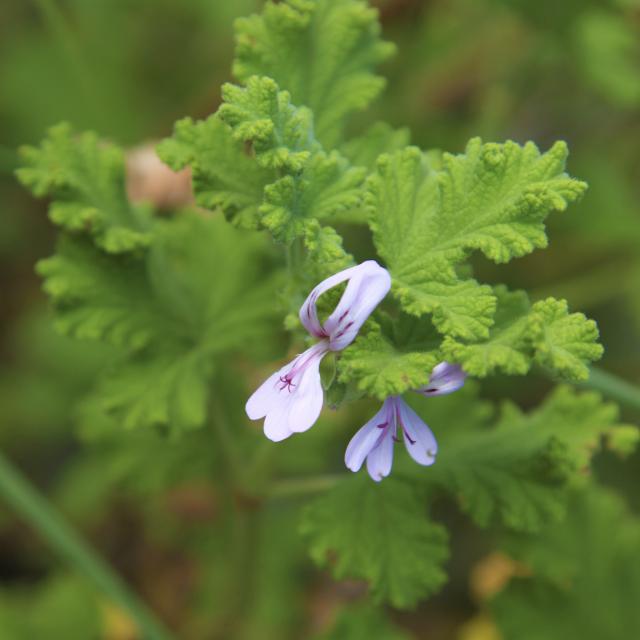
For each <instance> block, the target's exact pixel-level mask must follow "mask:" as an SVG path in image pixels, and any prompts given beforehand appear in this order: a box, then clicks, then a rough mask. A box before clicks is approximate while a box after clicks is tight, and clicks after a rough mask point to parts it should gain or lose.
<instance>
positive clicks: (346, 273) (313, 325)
mask: <svg viewBox="0 0 640 640" xmlns="http://www.w3.org/2000/svg"><path fill="white" fill-rule="evenodd" d="M358 266H359V265H358ZM358 266H355V267H349V268H348V269H343V270H342V271H339V272H338V273H335V274H334V275H332V276H330V277H329V278H327V279H326V280H323V281H322V282H321V283H320V284H319V285H317V286H315V287H314V288H313V290H312V291H311V293H310V294H309V295H308V296H307V299H306V300H305V301H304V302H303V303H302V306H301V307H300V313H299V316H300V322H302V325H303V326H304V328H305V329H306V330H307V331H308V332H309V333H310V334H311V335H312V336H315V337H316V338H325V337H326V335H327V334H326V333H325V332H324V329H323V328H322V325H321V324H320V320H319V319H318V310H317V308H316V303H317V302H318V298H319V297H320V296H321V295H322V294H323V293H324V292H325V291H328V290H329V289H332V288H333V287H335V286H337V285H339V284H340V283H341V282H344V281H345V280H348V279H349V278H350V277H351V276H352V275H353V273H354V272H355V271H356V270H357V269H358Z"/></svg>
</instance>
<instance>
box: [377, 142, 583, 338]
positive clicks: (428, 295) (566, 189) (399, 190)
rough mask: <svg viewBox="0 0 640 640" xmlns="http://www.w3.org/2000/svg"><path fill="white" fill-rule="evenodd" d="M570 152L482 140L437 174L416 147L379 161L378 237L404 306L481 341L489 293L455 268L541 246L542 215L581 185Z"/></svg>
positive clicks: (446, 159) (489, 312) (445, 329)
mask: <svg viewBox="0 0 640 640" xmlns="http://www.w3.org/2000/svg"><path fill="white" fill-rule="evenodd" d="M566 155H567V149H566V145H565V144H564V143H560V142H558V143H556V144H555V145H554V146H553V147H552V148H551V149H550V150H549V151H548V152H547V153H545V154H540V152H539V151H538V149H537V147H536V146H535V145H534V144H533V143H527V144H526V145H524V146H523V147H521V146H520V145H518V144H516V143H514V142H506V143H505V144H493V143H489V144H482V142H481V140H479V139H477V138H476V139H473V140H471V141H470V142H469V144H468V145H467V148H466V151H465V153H464V154H463V155H459V156H452V155H449V154H444V156H443V157H442V168H441V169H438V170H435V169H434V168H432V167H431V166H430V165H429V163H428V162H427V160H426V158H425V156H424V155H423V154H421V153H420V151H419V150H418V149H416V148H413V147H408V148H407V149H405V150H404V151H400V152H398V153H395V154H393V155H386V156H382V158H381V159H380V160H379V162H378V170H377V173H376V174H375V175H374V176H372V177H371V178H370V179H369V183H368V195H367V206H368V209H369V212H370V221H371V227H372V229H373V232H374V240H375V242H376V246H377V248H378V251H379V253H380V255H381V256H382V257H383V258H384V259H385V261H386V263H387V266H388V267H389V268H390V270H391V273H392V276H393V279H394V289H393V290H394V292H395V294H396V296H397V297H398V298H399V299H400V302H401V303H402V305H403V307H404V308H405V310H407V311H408V312H409V313H413V314H415V315H421V314H424V313H431V314H432V315H433V322H434V324H435V325H436V327H437V328H438V330H439V331H441V332H442V333H444V334H447V335H452V336H454V337H459V338H463V339H465V340H478V339H483V338H486V337H487V336H488V334H489V327H490V326H491V325H492V323H493V315H494V312H495V298H494V297H493V295H492V292H491V290H490V289H489V288H488V287H486V286H481V285H479V284H478V283H477V282H475V281H474V280H471V279H462V278H460V277H459V275H458V274H457V272H456V266H457V265H459V264H460V263H462V262H464V261H465V259H466V258H467V257H468V255H469V253H470V252H471V251H473V250H480V251H482V253H484V254H485V255H486V256H487V258H489V259H491V260H493V261H495V262H507V261H508V260H510V259H511V258H514V257H519V256H523V255H526V254H527V253H530V252H531V251H533V250H534V249H535V248H539V247H544V246H546V242H547V239H546V235H545V232H544V219H545V217H546V216H547V215H548V214H549V213H550V212H551V211H554V210H563V209H565V208H566V207H567V205H568V204H569V203H571V202H573V201H575V200H576V199H578V198H579V197H580V196H581V195H582V193H583V192H584V189H585V186H586V185H585V184H584V183H582V182H579V181H577V180H573V179H572V178H570V177H568V176H567V175H566V174H565V173H564V164H565V160H566Z"/></svg>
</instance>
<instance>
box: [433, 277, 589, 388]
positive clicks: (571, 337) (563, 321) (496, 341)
mask: <svg viewBox="0 0 640 640" xmlns="http://www.w3.org/2000/svg"><path fill="white" fill-rule="evenodd" d="M494 293H495V295H496V299H497V302H498V306H497V310H496V315H495V324H494V325H493V326H492V327H491V330H490V333H489V338H488V339H487V340H484V341H482V342H476V343H473V344H465V343H463V342H461V341H459V340H456V339H455V338H452V337H451V336H447V337H445V339H444V342H443V345H442V352H443V354H444V356H445V358H446V359H449V360H451V361H453V362H458V363H460V364H461V365H462V366H463V367H464V370H465V371H466V372H467V373H469V374H470V375H472V376H475V377H481V378H483V377H485V376H488V375H491V374H493V373H495V372H496V371H502V372H503V373H506V374H507V375H524V374H526V373H527V372H528V371H529V369H530V368H531V364H532V363H533V362H534V360H535V361H536V362H538V363H539V364H541V365H543V366H545V367H546V368H547V369H549V370H550V371H551V372H552V373H554V374H555V375H556V376H557V377H558V378H562V379H564V380H572V381H574V380H585V379H586V378H587V377H588V375H589V369H588V365H589V363H590V362H591V361H593V360H597V359H598V358H599V357H600V356H601V355H602V346H601V345H600V344H598V342H597V339H598V327H597V325H596V323H595V322H594V321H593V320H588V319H587V318H586V317H585V316H584V315H583V314H581V313H573V314H569V312H568V308H567V303H566V301H564V300H555V299H553V298H548V299H547V300H544V301H541V302H537V303H536V304H534V305H533V307H531V305H530V303H529V299H528V297H527V295H526V293H525V292H524V291H516V292H510V291H508V290H507V289H506V287H502V286H498V287H496V288H495V289H494Z"/></svg>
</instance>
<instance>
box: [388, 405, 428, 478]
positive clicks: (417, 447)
mask: <svg viewBox="0 0 640 640" xmlns="http://www.w3.org/2000/svg"><path fill="white" fill-rule="evenodd" d="M396 407H397V411H398V414H399V423H400V424H399V425H398V426H400V427H401V429H402V433H403V436H404V444H405V446H406V447H407V451H408V452H409V455H410V456H411V457H412V458H413V459H414V460H415V461H416V462H417V463H418V464H421V465H424V466H429V465H431V464H433V463H434V462H435V461H436V454H437V453H438V443H437V442H436V439H435V437H434V435H433V432H432V431H431V429H429V427H428V426H427V425H426V424H425V423H424V421H423V420H422V418H421V417H420V416H419V415H418V414H417V413H416V412H415V411H414V410H413V409H412V408H411V407H410V406H409V405H408V404H407V403H406V402H405V401H404V400H403V399H402V398H398V399H397V401H396Z"/></svg>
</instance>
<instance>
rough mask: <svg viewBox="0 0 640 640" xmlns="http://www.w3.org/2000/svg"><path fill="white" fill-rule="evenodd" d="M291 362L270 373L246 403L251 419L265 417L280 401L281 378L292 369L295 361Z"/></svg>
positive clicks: (246, 409)
mask: <svg viewBox="0 0 640 640" xmlns="http://www.w3.org/2000/svg"><path fill="white" fill-rule="evenodd" d="M294 362H295V360H294V361H292V362H289V363H288V364H286V365H284V367H282V369H279V370H278V371H276V372H275V373H274V374H272V375H270V376H269V377H268V378H267V379H266V380H265V381H264V382H263V383H262V384H261V385H260V386H259V387H258V388H257V389H256V390H255V391H254V392H253V394H252V395H251V397H250V398H249V399H248V400H247V404H246V405H245V407H244V408H245V411H246V412H247V415H248V416H249V419H250V420H260V418H264V417H265V416H266V415H267V414H268V413H269V411H270V410H272V409H273V408H274V407H275V406H277V405H278V404H279V403H280V391H279V387H281V386H282V383H281V381H280V378H281V377H282V376H283V375H284V374H286V373H287V371H289V369H291V367H292V366H293V363H294Z"/></svg>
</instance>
